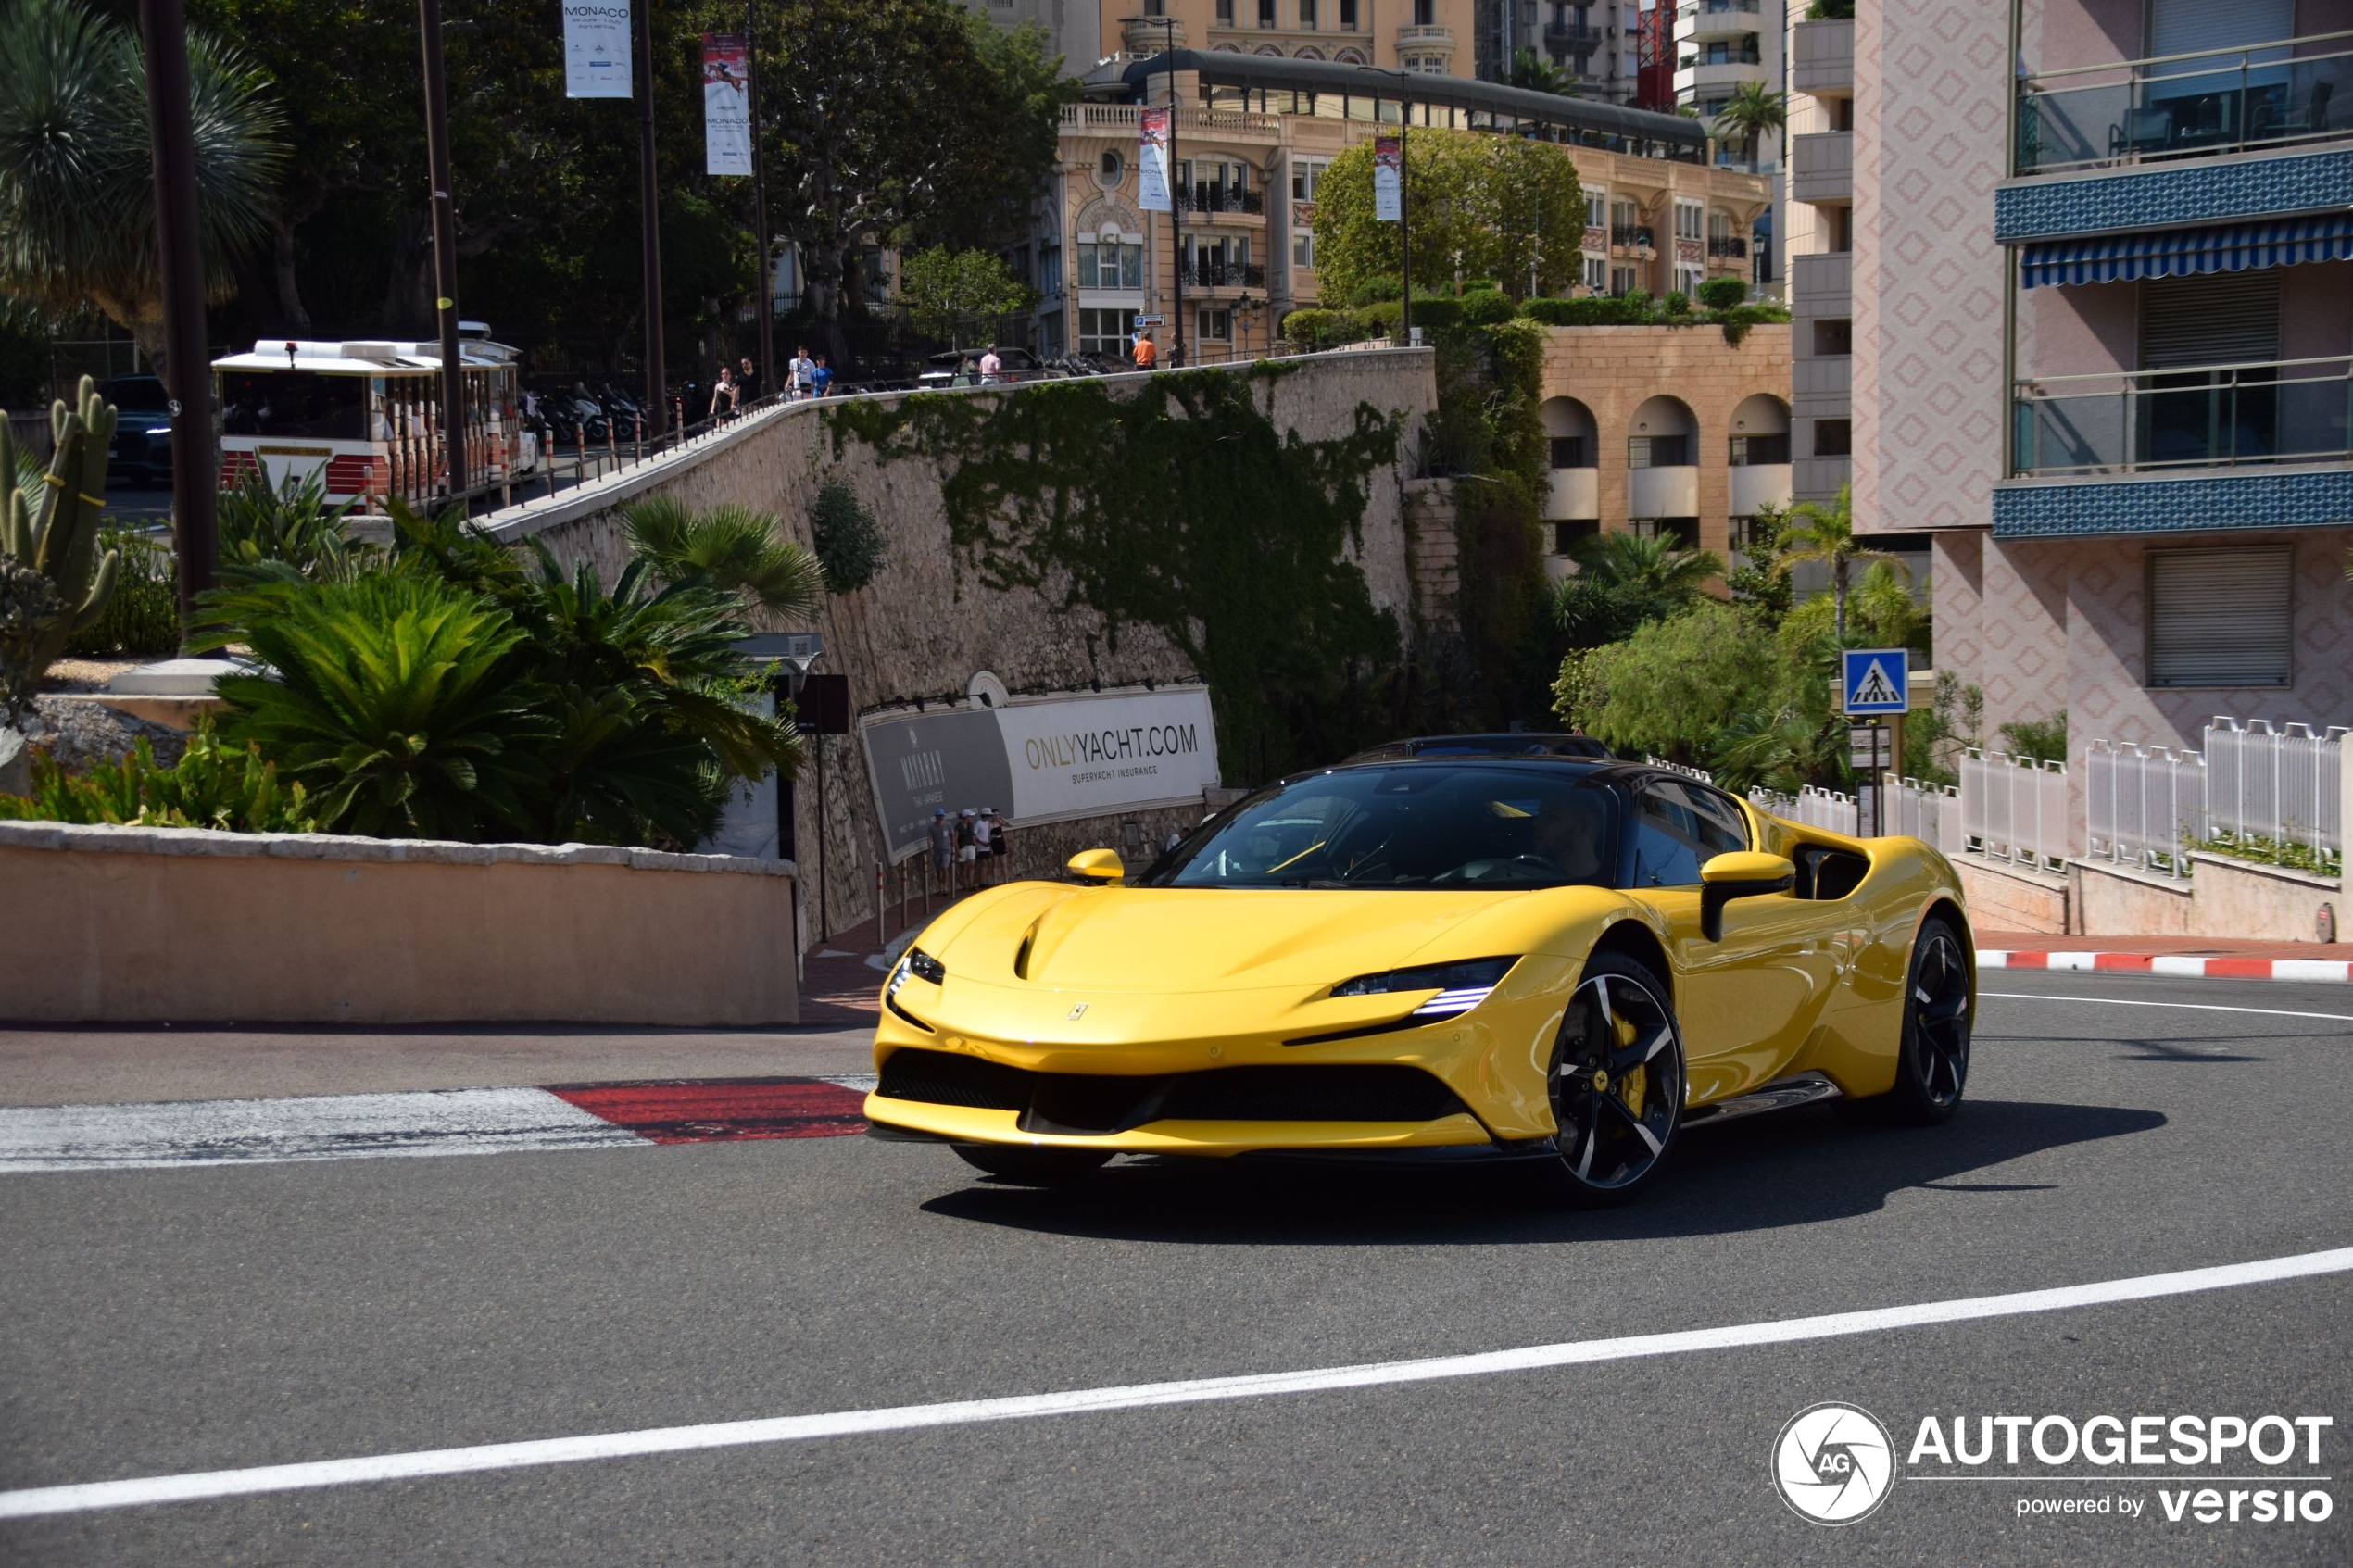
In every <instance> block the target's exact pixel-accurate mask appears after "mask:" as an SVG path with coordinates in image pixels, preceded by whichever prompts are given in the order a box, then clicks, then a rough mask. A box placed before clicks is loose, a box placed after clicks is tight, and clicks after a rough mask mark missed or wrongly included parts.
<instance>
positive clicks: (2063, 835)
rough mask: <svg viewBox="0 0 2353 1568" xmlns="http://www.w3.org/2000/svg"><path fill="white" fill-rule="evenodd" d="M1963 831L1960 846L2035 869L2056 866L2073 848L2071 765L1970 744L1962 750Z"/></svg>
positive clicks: (2051, 868) (2053, 869)
mask: <svg viewBox="0 0 2353 1568" xmlns="http://www.w3.org/2000/svg"><path fill="white" fill-rule="evenodd" d="M1960 774H1961V783H1960V790H1959V794H1960V811H1961V836H1960V842H1959V844H1958V846H1957V847H1958V848H1961V849H1966V850H1968V851H1969V852H1970V853H1972V854H1979V855H1983V856H1985V857H1986V858H1987V859H1995V860H2007V861H2009V862H2011V863H2012V864H2014V865H2021V866H2025V867H2028V868H2030V869H2032V870H2035V871H2053V872H2055V871H2057V870H2058V869H2059V868H2060V867H2061V866H2063V865H2065V864H2066V863H2067V860H2068V858H2069V857H2070V856H2071V855H2073V854H2074V853H2075V846H2074V842H2073V834H2072V832H2071V829H2072V827H2073V822H2072V814H2071V813H2070V810H2069V809H2068V799H2067V789H2068V784H2067V764H2066V763H2064V762H2036V761H2033V760H2032V759H2027V758H2020V757H2011V756H2008V755H2007V754H2005V753H2003V752H1999V751H1980V750H1978V749H1977V748H1976V747H1974V746H1971V747H1970V748H1969V750H1967V751H1964V752H1963V753H1961V766H1960Z"/></svg>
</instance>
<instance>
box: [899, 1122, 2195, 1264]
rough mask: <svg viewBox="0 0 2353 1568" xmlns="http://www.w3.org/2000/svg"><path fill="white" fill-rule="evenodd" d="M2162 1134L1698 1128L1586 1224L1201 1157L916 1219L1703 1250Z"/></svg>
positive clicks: (988, 1194)
mask: <svg viewBox="0 0 2353 1568" xmlns="http://www.w3.org/2000/svg"><path fill="white" fill-rule="evenodd" d="M2165 1123H2166V1118H2165V1117H2164V1116H2163V1115H2161V1114H2159V1113H2158V1112H2156V1111H2151V1110H2122V1109H2119V1108H2117V1107H2114V1106H2102V1105H2053V1104H2046V1103H2040V1102H2035V1101H2027V1100H1978V1101H1971V1102H1969V1103H1968V1104H1966V1105H1964V1106H1963V1107H1962V1108H1961V1110H1960V1112H1959V1114H1957V1116H1955V1117H1954V1119H1953V1120H1952V1121H1951V1122H1949V1123H1946V1124H1945V1125H1944V1126H1942V1127H1926V1128H1919V1127H1910V1128H1899V1127H1884V1126H1877V1125H1873V1124H1870V1123H1867V1122H1862V1121H1858V1120H1857V1119H1856V1118H1853V1117H1850V1116H1845V1115H1841V1114H1838V1113H1836V1112H1835V1111H1834V1110H1831V1108H1829V1107H1813V1108H1808V1109H1806V1110H1793V1111H1787V1112H1782V1113H1780V1114H1778V1115H1771V1116H1760V1117H1756V1118H1755V1119H1754V1120H1750V1121H1744V1122H1741V1123H1734V1124H1731V1125H1728V1126H1725V1127H1723V1128H1720V1129H1711V1130H1706V1131H1694V1132H1692V1134H1690V1135H1687V1136H1686V1137H1685V1138H1683V1139H1682V1140H1681V1141H1680V1143H1679V1144H1678V1147H1677V1149H1676V1154H1675V1162H1674V1164H1673V1165H1672V1166H1671V1167H1670V1168H1669V1169H1667V1171H1664V1172H1662V1173H1660V1175H1659V1178H1658V1180H1657V1181H1656V1182H1655V1183H1654V1184H1653V1185H1652V1186H1651V1188H1650V1190H1649V1191H1647V1192H1646V1193H1644V1194H1643V1195H1642V1198H1639V1199H1638V1200H1637V1201H1636V1202H1634V1203H1633V1204H1631V1205H1629V1206H1628V1207H1626V1208H1623V1209H1611V1210H1596V1211H1587V1212H1576V1211H1562V1210H1554V1209H1551V1208H1548V1207H1545V1206H1543V1205H1541V1203H1539V1202H1536V1201H1533V1200H1532V1199H1531V1198H1529V1195H1528V1193H1527V1191H1526V1189H1525V1188H1524V1187H1523V1186H1522V1185H1520V1184H1519V1183H1517V1182H1516V1181H1515V1180H1514V1179H1513V1173H1511V1172H1510V1171H1508V1170H1499V1169H1480V1170H1465V1169H1454V1170H1448V1169H1440V1168H1429V1167H1408V1166H1385V1165H1378V1164H1366V1165H1324V1164H1307V1163H1287V1162H1282V1161H1277V1160H1263V1161H1261V1160H1159V1161H1149V1162H1128V1161H1120V1162H1117V1163H1114V1165H1112V1166H1110V1167H1108V1168H1106V1169H1105V1170H1103V1171H1102V1172H1101V1173H1098V1174H1096V1175H1095V1176H1093V1177H1091V1178H1089V1179H1088V1180H1087V1181H1085V1182H1082V1183H1080V1184H1078V1185H1074V1186H1069V1187H1062V1188H1038V1187H1026V1186H1018V1185H1011V1184H1004V1183H999V1182H995V1181H988V1180H975V1183H974V1185H969V1186H966V1187H964V1188H963V1189H962V1190H959V1191H955V1192H949V1193H943V1194H942V1195H941V1196H939V1197H937V1198H933V1199H932V1200H931V1201H929V1202H928V1203H925V1205H924V1206H923V1207H924V1209H925V1211H926V1212H929V1213H933V1214H937V1215H939V1216H941V1217H943V1218H947V1219H953V1220H964V1221H969V1222H971V1223H975V1224H984V1225H1000V1226H1004V1227H1006V1228H1008V1229H1012V1230H1023V1231H1034V1232H1041V1233H1047V1234H1051V1235H1059V1236H1084V1237H1089V1238H1095V1239H1105V1240H1123V1241H1164V1242H1183V1243H1189V1244H1192V1245H1196V1246H1200V1245H1213V1246H1214V1245H1228V1246H1246V1247H1256V1246H1292V1247H1313V1246H1351V1247H1353V1246H1365V1245H1383V1246H1447V1247H1459V1246H1466V1245H1473V1246H1495V1245H1511V1244H1516V1243H1520V1244H1524V1243H1552V1242H1564V1241H1581V1240H1637V1239H1659V1238H1667V1237H1678V1236H1717V1235H1725V1234H1730V1233H1736V1232H1741V1231H1758V1230H1775V1229H1780V1228H1782V1227H1785V1226H1791V1225H1806V1224H1815V1223H1820V1222H1823V1221H1828V1220H1843V1219H1851V1218H1854V1217H1856V1216H1858V1215H1863V1214H1869V1213H1873V1212H1875V1211H1877V1210H1880V1209H1881V1208H1883V1207H1885V1205H1886V1202H1887V1198H1888V1196H1889V1195H1890V1194H1891V1193H1895V1192H1902V1191H1906V1190H1907V1189H1913V1188H1925V1189H1928V1190H1931V1191H1934V1192H1937V1193H1940V1194H1946V1195H1950V1199H1951V1201H1954V1202H1957V1203H1965V1202H1968V1201H1969V1200H1970V1199H1971V1198H1975V1197H1980V1196H1983V1195H1993V1194H2000V1193H2007V1192H2018V1191H2033V1190H2041V1187H2040V1184H2031V1183H2029V1184H2012V1183H2003V1182H1984V1183H1969V1182H1963V1181H1959V1180H1957V1178H1963V1177H1967V1176H1969V1175H1970V1174H1972V1173H1976V1172H1980V1171H1987V1170H1991V1169H1993V1168H1994V1167H1997V1166H2001V1165H2004V1164H2007V1163H2008V1162H2009V1161H2011V1160H2020V1159H2023V1158H2025V1157H2027V1156H2029V1155H2034V1154H2041V1153H2044V1152H2045V1151H2047V1150H2050V1149H2055V1148H2067V1147H2069V1146H2070V1145H2076V1144H2085V1143H2094V1142H2097V1141H2099V1140H2101V1139H2105V1138H2114V1137H2122V1136H2126V1135H2131V1134H2134V1133H2146V1132H2153V1131H2155V1130H2156V1129H2157V1128H2158V1127H2161V1126H2163V1125H2165ZM942 1153H943V1154H944V1153H945V1151H944V1150H943V1151H942ZM950 1179H951V1180H952V1179H953V1177H952V1176H951V1177H950Z"/></svg>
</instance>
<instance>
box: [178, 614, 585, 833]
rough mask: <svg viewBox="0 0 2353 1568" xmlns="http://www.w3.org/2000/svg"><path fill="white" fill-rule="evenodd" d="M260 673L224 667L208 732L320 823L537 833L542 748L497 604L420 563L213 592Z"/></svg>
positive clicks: (372, 829)
mask: <svg viewBox="0 0 2353 1568" xmlns="http://www.w3.org/2000/svg"><path fill="white" fill-rule="evenodd" d="M214 607H215V613H216V616H217V617H218V619H217V620H216V622H215V630H216V633H217V635H216V641H226V640H228V639H229V638H230V637H234V638H235V639H236V640H238V641H242V642H243V643H245V645H246V646H249V647H250V648H251V649H252V651H253V653H254V655H255V656H256V657H257V658H258V659H261V660H263V661H264V662H265V663H267V664H268V665H269V666H270V669H271V674H269V675H260V674H238V675H229V676H223V677H222V678H221V679H220V682H219V683H218V684H217V685H216V688H215V689H216V690H217V691H218V692H219V693H220V696H221V697H223V698H224V699H225V701H226V704H227V711H226V714H225V716H224V717H223V718H222V720H221V721H220V734H221V738H222V739H223V740H224V741H226V742H227V743H228V744H230V745H231V746H245V745H246V744H248V743H250V744H252V745H254V746H258V748H259V754H260V755H261V756H262V757H264V758H267V759H271V761H274V762H276V763H277V764H278V766H279V768H280V769H281V771H283V775H284V776H285V777H286V778H287V780H288V781H289V782H290V783H298V784H303V785H304V786H305V788H306V789H307V790H308V792H309V795H310V798H311V800H312V802H313V803H314V809H315V811H316V814H317V817H318V822H319V825H320V826H321V828H322V829H324V830H326V831H328V832H342V833H357V834H367V835H370V836H372V837H391V838H455V839H466V840H480V839H483V838H484V837H494V836H509V835H516V834H520V835H522V836H526V837H528V836H535V834H534V833H533V829H534V828H535V826H536V822H535V813H534V811H533V809H532V808H533V805H534V803H535V800H536V799H537V798H538V797H544V795H545V793H546V786H547V765H546V762H545V761H544V759H542V757H541V755H540V752H541V749H542V747H543V746H545V744H546V743H547V740H548V739H550V738H551V736H552V735H553V733H554V725H553V724H552V723H550V722H549V721H547V719H546V718H544V717H542V716H541V715H539V714H538V713H536V712H535V711H534V709H535V700H534V699H535V695H536V694H535V692H534V691H533V689H532V687H531V685H530V684H529V683H528V682H527V680H526V679H524V678H523V677H525V676H526V675H527V673H528V659H526V658H524V657H522V655H520V654H519V652H518V649H519V647H520V645H522V641H523V632H522V629H521V628H520V627H518V626H516V624H515V623H514V620H513V618H512V617H511V616H510V615H508V614H507V613H506V612H505V611H504V610H501V609H499V608H497V607H495V606H492V605H489V604H486V603H484V601H483V599H482V598H481V597H480V596H477V595H474V594H471V593H468V592H467V591H465V590H464V589H462V588H458V587H453V586H452V585H450V584H448V583H442V582H439V581H436V580H434V579H432V578H428V577H424V576H422V575H415V574H408V573H396V572H384V571H379V572H369V573H365V574H363V575H361V576H359V577H357V578H355V579H353V580H352V581H350V582H347V583H305V582H302V581H300V580H299V579H296V580H293V581H284V580H280V581H275V582H271V583H261V584H257V585H253V586H250V587H247V588H245V589H231V590H225V591H224V592H223V593H222V594H221V595H220V596H219V598H217V599H216V600H215V601H214Z"/></svg>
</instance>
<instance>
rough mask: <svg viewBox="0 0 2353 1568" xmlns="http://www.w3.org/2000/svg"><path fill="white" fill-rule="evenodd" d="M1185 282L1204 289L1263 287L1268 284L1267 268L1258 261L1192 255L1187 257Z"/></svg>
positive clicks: (1184, 269)
mask: <svg viewBox="0 0 2353 1568" xmlns="http://www.w3.org/2000/svg"><path fill="white" fill-rule="evenodd" d="M1183 271H1184V274H1185V282H1186V283H1187V284H1188V285H1189V286H1191V287H1193V288H1202V289H1263V288H1265V286H1266V269H1265V265H1264V264H1262V263H1260V262H1256V261H1227V260H1226V259H1225V258H1223V257H1216V256H1190V257H1186V258H1185V265H1184V268H1183Z"/></svg>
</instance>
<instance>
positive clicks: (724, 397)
mask: <svg viewBox="0 0 2353 1568" xmlns="http://www.w3.org/2000/svg"><path fill="white" fill-rule="evenodd" d="M735 417H736V372H735V371H733V370H729V369H728V368H727V367H726V366H724V365H722V366H720V367H719V379H718V380H717V381H715V382H713V383H711V419H712V420H732V419H734V418H735Z"/></svg>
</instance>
